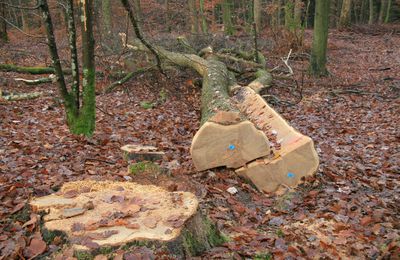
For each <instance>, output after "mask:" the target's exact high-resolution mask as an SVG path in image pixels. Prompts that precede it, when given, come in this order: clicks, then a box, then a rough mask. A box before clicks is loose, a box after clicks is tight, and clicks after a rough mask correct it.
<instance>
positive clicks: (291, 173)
mask: <svg viewBox="0 0 400 260" xmlns="http://www.w3.org/2000/svg"><path fill="white" fill-rule="evenodd" d="M287 176H288V177H289V178H294V176H295V174H294V173H293V172H288V174H287Z"/></svg>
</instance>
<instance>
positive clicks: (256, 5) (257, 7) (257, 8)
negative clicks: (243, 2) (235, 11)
mask: <svg viewBox="0 0 400 260" xmlns="http://www.w3.org/2000/svg"><path fill="white" fill-rule="evenodd" d="M261 10H262V2H261V0H253V15H254V23H255V24H256V31H257V32H260V31H261V29H262V24H261Z"/></svg>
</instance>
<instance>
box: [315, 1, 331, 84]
mask: <svg viewBox="0 0 400 260" xmlns="http://www.w3.org/2000/svg"><path fill="white" fill-rule="evenodd" d="M329 2H330V1H329V0H317V1H316V7H315V19H314V35H313V45H312V50H311V62H310V71H311V74H313V75H314V76H323V75H326V74H327V73H328V71H327V69H326V51H327V44H328V24H329V18H328V17H329Z"/></svg>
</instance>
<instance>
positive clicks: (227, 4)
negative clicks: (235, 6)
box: [222, 0, 235, 35]
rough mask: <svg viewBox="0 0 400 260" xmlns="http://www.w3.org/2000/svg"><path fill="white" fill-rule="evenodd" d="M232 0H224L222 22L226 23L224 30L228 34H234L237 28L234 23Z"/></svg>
mask: <svg viewBox="0 0 400 260" xmlns="http://www.w3.org/2000/svg"><path fill="white" fill-rule="evenodd" d="M231 4H232V2H231V0H224V1H223V2H222V22H223V23H224V32H225V34H226V35H233V34H234V33H235V29H234V28H233V24H232V10H231V8H232V5H231Z"/></svg>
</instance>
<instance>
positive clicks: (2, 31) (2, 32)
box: [0, 2, 8, 43]
mask: <svg viewBox="0 0 400 260" xmlns="http://www.w3.org/2000/svg"><path fill="white" fill-rule="evenodd" d="M5 14H6V6H5V4H4V3H3V2H1V3H0V16H1V17H2V18H0V42H3V43H4V42H7V41H8V35H7V23H6V21H4V19H5V17H6V15H5Z"/></svg>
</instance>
